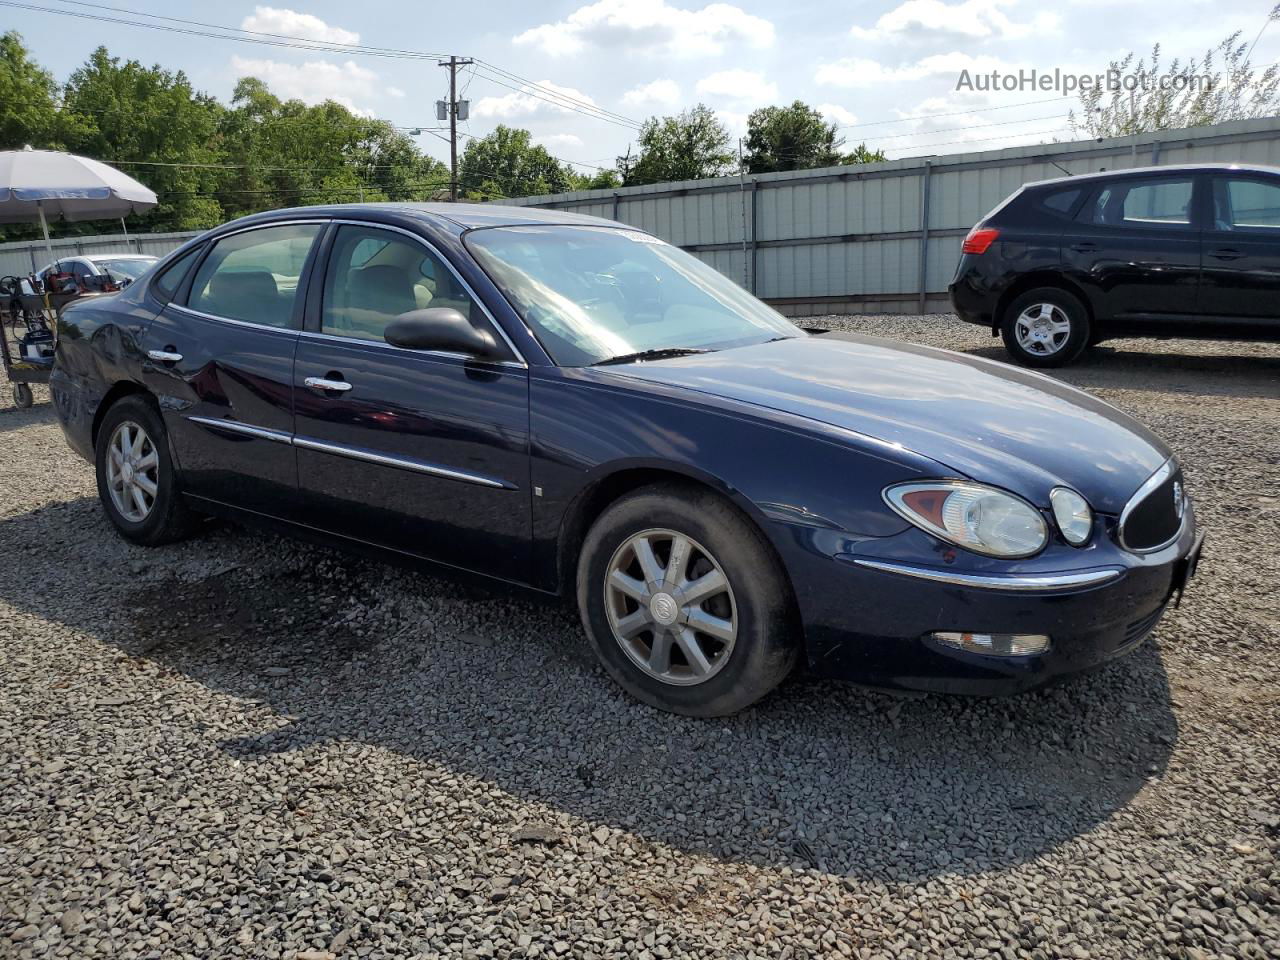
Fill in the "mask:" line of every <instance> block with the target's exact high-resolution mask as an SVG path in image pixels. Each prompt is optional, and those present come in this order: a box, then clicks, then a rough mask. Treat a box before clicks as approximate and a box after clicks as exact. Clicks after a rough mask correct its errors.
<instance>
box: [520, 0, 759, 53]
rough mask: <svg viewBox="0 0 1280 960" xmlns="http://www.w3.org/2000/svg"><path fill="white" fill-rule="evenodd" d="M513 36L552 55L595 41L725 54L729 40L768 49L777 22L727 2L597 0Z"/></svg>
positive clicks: (577, 49)
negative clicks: (692, 5) (690, 5)
mask: <svg viewBox="0 0 1280 960" xmlns="http://www.w3.org/2000/svg"><path fill="white" fill-rule="evenodd" d="M513 40H514V42H515V43H516V44H527V45H530V46H534V47H537V48H538V49H540V50H541V51H542V52H543V53H546V54H548V55H549V56H553V57H561V56H567V55H570V54H575V53H579V52H580V51H582V50H583V49H584V48H585V47H587V46H591V45H594V46H600V47H623V48H625V49H626V50H628V51H632V52H635V51H640V50H660V51H665V52H667V53H670V54H674V55H676V56H704V55H714V54H718V53H721V52H722V51H723V50H724V48H725V45H726V44H728V43H731V42H740V43H745V44H748V45H749V46H752V47H768V46H770V45H772V43H773V24H772V23H770V22H769V21H768V20H765V19H764V18H763V17H757V16H754V15H753V14H750V13H747V12H746V11H745V10H743V9H742V8H741V7H735V6H734V5H732V4H729V3H711V4H708V5H707V6H705V7H703V8H701V9H700V10H693V9H688V10H686V9H683V8H681V7H675V6H672V5H670V4H668V3H667V2H666V0H599V2H597V3H591V4H588V5H586V6H584V7H579V8H578V9H577V10H575V11H573V13H571V14H569V16H567V17H566V18H565V19H563V20H558V21H556V22H555V23H544V24H542V25H541V26H537V27H533V28H532V29H529V30H526V31H524V32H523V33H520V34H517V35H516V36H515V37H514V38H513Z"/></svg>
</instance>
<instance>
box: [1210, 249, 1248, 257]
mask: <svg viewBox="0 0 1280 960" xmlns="http://www.w3.org/2000/svg"><path fill="white" fill-rule="evenodd" d="M1209 256H1211V257H1213V258H1214V259H1215V260H1239V259H1240V258H1241V257H1243V256H1244V254H1243V253H1241V252H1240V251H1239V250H1237V249H1235V247H1219V248H1218V249H1217V250H1210V251H1209Z"/></svg>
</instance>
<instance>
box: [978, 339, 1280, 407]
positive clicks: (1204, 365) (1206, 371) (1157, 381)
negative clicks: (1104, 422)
mask: <svg viewBox="0 0 1280 960" xmlns="http://www.w3.org/2000/svg"><path fill="white" fill-rule="evenodd" d="M1137 342H1142V341H1137ZM1226 346H1227V347H1228V348H1229V347H1231V346H1233V344H1226ZM964 352H965V353H970V354H973V355H974V356H978V357H986V358H987V359H989V360H999V361H1000V362H1001V363H1012V362H1013V361H1012V360H1011V359H1010V357H1009V354H1008V353H1006V352H1005V349H1004V347H1002V346H1000V341H999V340H994V341H992V345H991V346H982V347H977V348H973V349H966V350H965V351H964ZM1043 372H1044V373H1048V374H1050V375H1052V376H1055V377H1058V378H1059V379H1062V380H1066V381H1068V382H1070V383H1076V384H1083V385H1088V386H1091V387H1092V386H1098V387H1116V388H1122V389H1138V390H1152V391H1156V392H1159V393H1194V394H1199V395H1206V396H1212V395H1215V394H1228V395H1231V396H1239V397H1274V396H1276V391H1277V389H1280V353H1277V355H1276V356H1259V355H1256V354H1248V353H1243V354H1225V353H1223V354H1181V353H1165V352H1147V351H1143V350H1141V349H1131V348H1130V347H1128V346H1124V347H1112V346H1110V345H1109V344H1106V343H1103V344H1101V345H1099V346H1097V347H1094V348H1092V349H1091V350H1086V351H1085V352H1084V353H1083V354H1082V355H1081V356H1080V358H1079V359H1078V360H1076V361H1074V362H1073V363H1071V364H1070V365H1069V366H1066V367H1059V368H1054V369H1050V370H1045V371H1043Z"/></svg>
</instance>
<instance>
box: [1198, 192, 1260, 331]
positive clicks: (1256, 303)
mask: <svg viewBox="0 0 1280 960" xmlns="http://www.w3.org/2000/svg"><path fill="white" fill-rule="evenodd" d="M1213 204H1214V216H1213V223H1212V225H1211V226H1210V227H1209V229H1208V230H1207V231H1206V232H1205V251H1204V253H1205V256H1204V280H1203V282H1202V284H1201V288H1200V289H1201V303H1202V305H1203V308H1204V312H1205V313H1206V314H1207V315H1208V317H1207V321H1206V322H1207V323H1208V324H1211V325H1212V326H1213V327H1214V328H1215V329H1216V330H1219V331H1221V335H1222V336H1228V335H1233V334H1235V335H1246V336H1248V335H1254V334H1256V335H1261V336H1280V179H1277V178H1275V177H1268V176H1265V175H1263V174H1248V173H1243V172H1242V173H1239V174H1236V173H1231V174H1225V173H1224V174H1217V175H1215V176H1214V178H1213Z"/></svg>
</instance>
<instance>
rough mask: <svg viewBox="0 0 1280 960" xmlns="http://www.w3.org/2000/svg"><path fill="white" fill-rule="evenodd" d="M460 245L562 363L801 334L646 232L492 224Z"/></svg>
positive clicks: (717, 347)
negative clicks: (495, 225) (494, 226)
mask: <svg viewBox="0 0 1280 960" xmlns="http://www.w3.org/2000/svg"><path fill="white" fill-rule="evenodd" d="M466 244H467V246H468V248H469V249H470V250H471V252H472V253H473V254H474V255H475V257H476V259H477V260H479V261H480V264H481V266H483V267H484V269H485V270H486V271H487V272H488V274H489V276H490V277H491V278H492V279H493V282H494V283H496V284H497V285H498V287H499V288H500V289H501V290H502V292H503V293H504V294H506V297H507V299H508V300H509V301H511V305H512V306H513V307H514V308H515V309H516V312H518V313H519V314H520V316H521V317H522V318H523V319H524V321H525V323H527V324H528V325H529V327H530V328H531V329H532V330H533V331H534V333H535V334H536V335H537V337H538V340H539V341H540V342H541V343H542V346H543V347H544V348H545V349H546V351H547V353H549V354H550V355H551V359H553V360H554V361H555V362H556V363H558V364H559V365H561V366H565V367H580V366H586V365H588V364H593V363H599V362H601V361H602V360H608V359H610V358H612V357H620V356H626V355H628V354H634V353H643V352H645V351H649V350H659V351H663V350H679V349H682V348H683V349H690V350H720V349H724V348H725V347H734V346H740V345H745V344H749V343H763V342H764V341H766V340H775V339H777V338H779V337H801V336H804V334H803V333H802V332H801V331H800V330H799V329H798V328H796V327H794V326H792V325H791V324H790V323H788V322H787V320H786V319H784V318H783V317H782V316H781V315H780V314H778V313H777V312H775V311H774V310H772V309H770V308H769V307H767V306H765V305H764V304H763V303H761V302H760V301H759V300H757V299H756V298H755V297H753V296H751V294H749V293H747V292H746V291H745V290H743V289H742V288H741V287H739V286H738V285H737V284H735V283H733V282H732V281H730V280H729V279H727V278H726V277H724V276H723V275H722V274H720V273H719V272H717V271H716V270H714V269H712V268H711V267H709V266H707V265H706V264H705V263H703V262H702V261H701V260H699V259H698V258H697V257H694V256H691V255H690V254H687V253H685V252H684V251H683V250H680V249H679V248H678V247H673V246H671V245H670V244H667V243H664V242H663V241H661V240H657V239H655V238H653V237H650V236H648V235H647V234H643V233H637V232H635V231H632V230H618V229H614V228H610V227H573V226H537V227H496V228H490V229H482V230H473V231H472V232H470V233H468V234H467V236H466Z"/></svg>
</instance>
